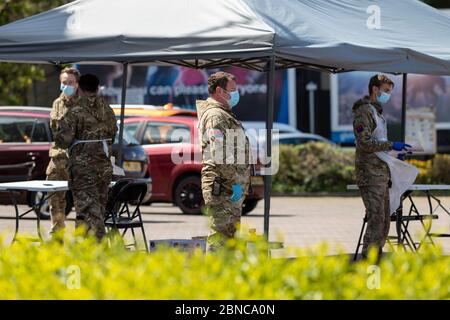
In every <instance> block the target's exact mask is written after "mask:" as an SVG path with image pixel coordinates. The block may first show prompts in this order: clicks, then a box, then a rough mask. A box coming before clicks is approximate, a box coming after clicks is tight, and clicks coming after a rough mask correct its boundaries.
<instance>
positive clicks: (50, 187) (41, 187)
mask: <svg viewBox="0 0 450 320" xmlns="http://www.w3.org/2000/svg"><path fill="white" fill-rule="evenodd" d="M10 190H27V191H36V192H39V191H41V192H52V191H66V190H69V186H68V183H67V181H48V180H30V181H17V182H6V183H0V191H10Z"/></svg>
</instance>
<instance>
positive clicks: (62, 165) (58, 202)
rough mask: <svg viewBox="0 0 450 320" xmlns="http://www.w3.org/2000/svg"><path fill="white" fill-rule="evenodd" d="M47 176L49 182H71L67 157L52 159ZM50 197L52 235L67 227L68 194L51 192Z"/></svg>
mask: <svg viewBox="0 0 450 320" xmlns="http://www.w3.org/2000/svg"><path fill="white" fill-rule="evenodd" d="M46 174H47V180H69V172H68V159H67V157H64V156H59V157H54V158H51V159H50V163H49V164H48V167H47V171H46ZM49 197H50V198H49V199H48V203H49V205H50V215H51V217H52V229H51V231H50V233H54V232H56V231H57V230H60V229H63V228H65V226H66V225H65V220H66V214H65V211H66V192H65V191H60V192H51V193H49Z"/></svg>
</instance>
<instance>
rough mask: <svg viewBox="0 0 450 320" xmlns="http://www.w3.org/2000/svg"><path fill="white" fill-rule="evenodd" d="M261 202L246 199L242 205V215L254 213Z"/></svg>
mask: <svg viewBox="0 0 450 320" xmlns="http://www.w3.org/2000/svg"><path fill="white" fill-rule="evenodd" d="M258 201H259V200H255V199H246V200H245V201H244V203H243V205H242V215H246V214H247V213H249V212H251V211H253V209H255V208H256V206H257V205H258Z"/></svg>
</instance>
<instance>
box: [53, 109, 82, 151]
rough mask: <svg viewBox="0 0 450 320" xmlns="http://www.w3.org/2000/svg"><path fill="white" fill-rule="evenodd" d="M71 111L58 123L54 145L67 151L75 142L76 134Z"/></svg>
mask: <svg viewBox="0 0 450 320" xmlns="http://www.w3.org/2000/svg"><path fill="white" fill-rule="evenodd" d="M72 110H73V109H71V110H70V111H69V112H67V114H66V115H65V116H63V117H62V118H61V120H60V121H58V127H57V130H56V134H55V145H56V147H58V148H62V149H67V148H69V147H70V146H71V145H72V143H73V142H74V140H75V133H76V127H77V123H76V118H75V117H73V116H72V115H73V112H71V111H72Z"/></svg>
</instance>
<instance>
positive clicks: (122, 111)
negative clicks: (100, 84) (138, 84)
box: [117, 62, 128, 167]
mask: <svg viewBox="0 0 450 320" xmlns="http://www.w3.org/2000/svg"><path fill="white" fill-rule="evenodd" d="M122 66H123V73H122V99H121V100H122V101H121V105H120V125H119V151H118V153H117V165H119V166H120V167H122V158H123V120H124V119H125V101H126V97H127V78H128V62H124V63H123V64H122Z"/></svg>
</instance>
